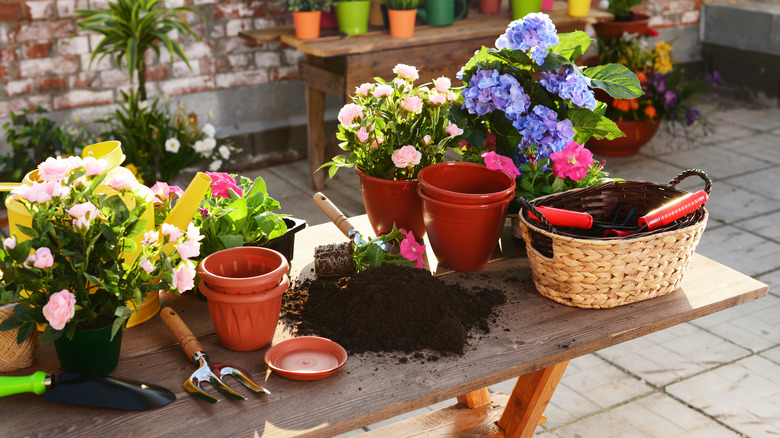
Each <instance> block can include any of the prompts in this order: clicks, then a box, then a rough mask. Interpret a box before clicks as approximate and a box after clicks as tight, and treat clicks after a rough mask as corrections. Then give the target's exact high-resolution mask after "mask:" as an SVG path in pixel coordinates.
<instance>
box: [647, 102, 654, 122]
mask: <svg viewBox="0 0 780 438" xmlns="http://www.w3.org/2000/svg"><path fill="white" fill-rule="evenodd" d="M645 114H646V115H647V117H650V118H651V119H652V118H654V117H655V107H654V106H652V105H650V106H646V107H645Z"/></svg>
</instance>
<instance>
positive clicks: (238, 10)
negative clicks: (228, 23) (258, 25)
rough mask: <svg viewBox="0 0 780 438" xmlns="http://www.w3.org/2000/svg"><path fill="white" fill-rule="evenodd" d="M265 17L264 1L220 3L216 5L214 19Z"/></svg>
mask: <svg viewBox="0 0 780 438" xmlns="http://www.w3.org/2000/svg"><path fill="white" fill-rule="evenodd" d="M225 17H227V18H247V17H265V7H264V6H263V3H262V2H259V1H252V2H240V3H228V4H220V5H217V6H215V7H214V19H217V20H218V19H220V18H225Z"/></svg>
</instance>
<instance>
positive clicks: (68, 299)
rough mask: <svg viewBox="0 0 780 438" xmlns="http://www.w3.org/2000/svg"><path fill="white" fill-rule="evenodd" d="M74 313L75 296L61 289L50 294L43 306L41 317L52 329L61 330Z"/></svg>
mask: <svg viewBox="0 0 780 438" xmlns="http://www.w3.org/2000/svg"><path fill="white" fill-rule="evenodd" d="M75 314H76V296H75V295H73V294H72V293H71V292H70V291H69V290H67V289H63V290H61V291H59V292H55V293H53V294H51V296H50V297H49V301H48V302H47V303H46V305H45V306H43V317H44V318H46V321H47V322H48V323H49V325H51V328H53V329H54V330H62V329H64V328H65V324H67V323H68V321H70V320H71V318H73V315H75Z"/></svg>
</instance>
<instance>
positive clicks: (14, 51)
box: [0, 44, 19, 61]
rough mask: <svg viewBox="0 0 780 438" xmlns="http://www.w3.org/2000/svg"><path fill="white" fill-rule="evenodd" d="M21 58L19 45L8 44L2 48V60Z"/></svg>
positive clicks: (0, 59)
mask: <svg viewBox="0 0 780 438" xmlns="http://www.w3.org/2000/svg"><path fill="white" fill-rule="evenodd" d="M17 59H19V45H18V44H6V45H5V46H3V48H1V49H0V61H16V60H17Z"/></svg>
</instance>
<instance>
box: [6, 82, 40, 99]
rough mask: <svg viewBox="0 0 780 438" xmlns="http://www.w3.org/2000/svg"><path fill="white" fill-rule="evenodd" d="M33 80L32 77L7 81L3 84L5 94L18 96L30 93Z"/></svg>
mask: <svg viewBox="0 0 780 438" xmlns="http://www.w3.org/2000/svg"><path fill="white" fill-rule="evenodd" d="M33 85H34V82H33V80H32V79H20V80H18V81H8V82H6V84H5V87H3V88H4V89H5V94H6V96H18V95H20V94H32V92H33Z"/></svg>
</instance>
